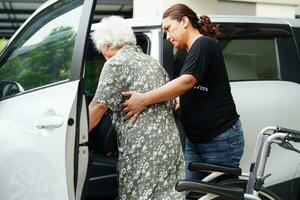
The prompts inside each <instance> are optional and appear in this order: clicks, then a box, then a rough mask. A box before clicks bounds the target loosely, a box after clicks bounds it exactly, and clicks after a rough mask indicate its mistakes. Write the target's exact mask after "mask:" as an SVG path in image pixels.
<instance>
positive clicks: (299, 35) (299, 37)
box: [293, 27, 300, 56]
mask: <svg viewBox="0 0 300 200" xmlns="http://www.w3.org/2000/svg"><path fill="white" fill-rule="evenodd" d="M293 32H294V37H295V40H296V43H297V49H298V56H300V28H298V27H297V28H293Z"/></svg>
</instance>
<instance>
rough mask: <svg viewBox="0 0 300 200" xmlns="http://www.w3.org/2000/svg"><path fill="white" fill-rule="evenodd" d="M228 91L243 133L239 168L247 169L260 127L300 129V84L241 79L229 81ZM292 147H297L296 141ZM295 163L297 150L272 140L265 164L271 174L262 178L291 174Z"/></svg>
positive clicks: (299, 160)
mask: <svg viewBox="0 0 300 200" xmlns="http://www.w3.org/2000/svg"><path fill="white" fill-rule="evenodd" d="M231 91H232V95H233V98H234V101H235V103H236V107H237V111H238V113H239V114H240V119H241V121H242V126H243V129H244V136H245V151H244V155H243V157H242V160H241V168H242V170H243V172H245V173H248V172H249V169H250V164H251V160H252V154H253V152H254V147H255V143H256V138H257V135H258V133H259V132H260V130H261V129H263V128H264V127H266V126H277V125H278V126H282V127H289V128H291V129H295V130H300V124H299V119H300V102H299V99H300V85H299V84H296V83H292V82H285V81H241V82H232V83H231ZM295 147H296V148H298V149H299V148H300V144H295ZM283 158H284V159H283ZM283 161H284V162H283ZM299 165H300V156H299V155H298V154H297V153H295V152H292V151H288V150H285V149H283V148H281V147H278V146H277V145H275V144H273V145H272V150H271V154H270V157H269V158H268V161H267V166H266V174H268V173H271V174H272V176H270V177H269V178H268V179H266V186H267V185H270V184H272V185H273V184H276V183H280V182H283V181H286V180H290V179H293V178H295V172H296V171H297V168H298V167H299Z"/></svg>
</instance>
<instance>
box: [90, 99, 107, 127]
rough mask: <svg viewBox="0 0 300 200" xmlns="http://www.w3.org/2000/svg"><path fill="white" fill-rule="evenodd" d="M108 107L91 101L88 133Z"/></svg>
mask: <svg viewBox="0 0 300 200" xmlns="http://www.w3.org/2000/svg"><path fill="white" fill-rule="evenodd" d="M107 109H108V107H107V106H106V105H105V104H103V103H98V102H95V101H92V102H91V103H90V105H89V131H91V130H92V129H93V128H95V126H96V125H97V124H98V123H99V121H100V120H101V118H102V117H103V115H104V113H105V112H106V111H107Z"/></svg>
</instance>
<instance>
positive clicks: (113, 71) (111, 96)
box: [93, 62, 122, 111]
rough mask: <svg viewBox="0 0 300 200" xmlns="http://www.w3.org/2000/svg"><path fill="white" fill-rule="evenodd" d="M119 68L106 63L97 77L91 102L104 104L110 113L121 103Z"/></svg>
mask: <svg viewBox="0 0 300 200" xmlns="http://www.w3.org/2000/svg"><path fill="white" fill-rule="evenodd" d="M120 67H121V66H118V65H114V64H113V63H111V62H106V63H105V64H104V66H103V69H102V72H101V75H100V77H99V82H98V87H97V90H96V93H95V96H94V99H93V101H95V102H99V103H103V104H105V105H106V106H107V107H108V108H109V109H111V110H112V111H116V110H118V108H119V107H120V104H121V102H122V93H121V92H122V81H121V80H120V79H121V72H120Z"/></svg>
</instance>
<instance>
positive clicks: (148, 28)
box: [0, 0, 300, 200]
mask: <svg viewBox="0 0 300 200" xmlns="http://www.w3.org/2000/svg"><path fill="white" fill-rule="evenodd" d="M95 3H96V0H85V1H83V0H77V1H49V2H47V3H45V4H44V5H42V6H41V7H40V8H39V9H38V10H37V11H36V12H35V13H34V14H33V15H32V16H31V17H30V18H29V19H28V20H27V21H26V22H25V23H24V24H23V25H22V26H21V27H20V29H19V30H18V31H17V32H16V33H15V34H14V36H13V37H12V38H11V39H10V41H9V43H8V45H7V46H6V48H5V49H4V50H3V51H2V53H1V55H0V127H1V128H0V142H1V146H0V188H1V192H0V199H1V200H2V199H3V200H12V199H20V200H21V199H22V200H26V199H28V200H32V199H45V200H48V199H49V200H53V199H57V200H67V199H90V200H92V199H98V200H102V199H103V200H104V199H105V200H109V199H114V198H115V197H116V195H117V175H116V165H117V155H118V152H117V148H116V136H115V134H114V129H113V127H112V125H111V121H110V118H109V116H108V115H105V117H104V119H103V120H101V122H100V123H99V125H98V126H97V127H96V129H94V130H93V132H92V133H91V134H90V135H89V134H88V110H87V105H88V103H89V102H90V101H91V99H92V97H93V95H94V92H95V89H96V87H97V81H98V77H99V74H100V72H101V68H102V66H103V63H104V58H103V57H101V56H100V55H99V54H98V53H97V52H96V50H95V49H94V47H93V45H92V42H91V41H90V38H89V34H90V32H91V31H93V26H91V23H92V11H93V9H94V4H95ZM211 17H212V21H213V22H217V23H218V24H220V31H221V34H220V36H219V38H218V40H219V43H220V45H221V47H222V49H223V54H224V58H225V62H226V65H227V71H228V74H229V78H230V80H231V88H232V93H233V97H234V100H235V103H236V106H237V110H238V113H239V114H240V116H241V121H242V124H243V128H244V132H245V141H246V146H245V153H244V156H243V158H242V163H241V167H242V169H243V172H245V173H247V172H248V171H249V167H250V162H251V156H252V153H253V150H254V144H255V141H256V137H257V135H258V133H259V131H260V130H261V129H262V128H264V127H266V126H276V125H279V126H283V127H287V128H291V129H296V130H300V123H299V120H300V101H299V100H300V85H299V84H300V59H299V54H300V52H299V51H300V22H299V21H298V20H292V19H290V20H287V19H286V20H284V19H272V18H257V17H245V16H243V17H242V16H211ZM128 23H129V24H130V25H131V26H132V27H133V29H134V31H135V33H136V37H137V41H138V44H139V45H140V46H141V47H142V49H143V50H144V52H145V53H147V54H150V55H151V56H153V57H154V58H156V59H157V60H159V61H160V62H161V64H162V65H163V66H164V67H165V69H166V70H167V72H168V73H169V76H170V78H171V79H172V78H175V77H176V76H177V75H178V73H179V71H180V67H181V65H182V62H183V60H184V56H185V54H186V52H185V51H182V50H176V49H173V47H172V46H171V45H170V44H169V43H168V42H167V41H166V40H165V39H164V37H163V32H162V28H161V19H129V20H128ZM176 118H177V116H176ZM177 120H178V119H177ZM178 126H179V129H180V132H181V133H182V138H183V139H184V133H183V132H184V131H183V129H182V128H181V126H180V122H178ZM294 146H295V147H296V148H298V149H300V145H298V144H294ZM272 151H273V152H272V154H271V157H270V158H269V160H268V165H267V172H266V173H271V174H272V175H271V177H269V178H267V179H266V186H268V187H269V189H271V190H273V191H274V192H275V193H277V194H278V195H279V196H280V197H281V198H282V199H288V200H297V199H300V192H299V191H300V155H299V154H297V153H295V152H292V151H288V150H283V149H282V148H279V147H276V146H274V148H273V149H272Z"/></svg>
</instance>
